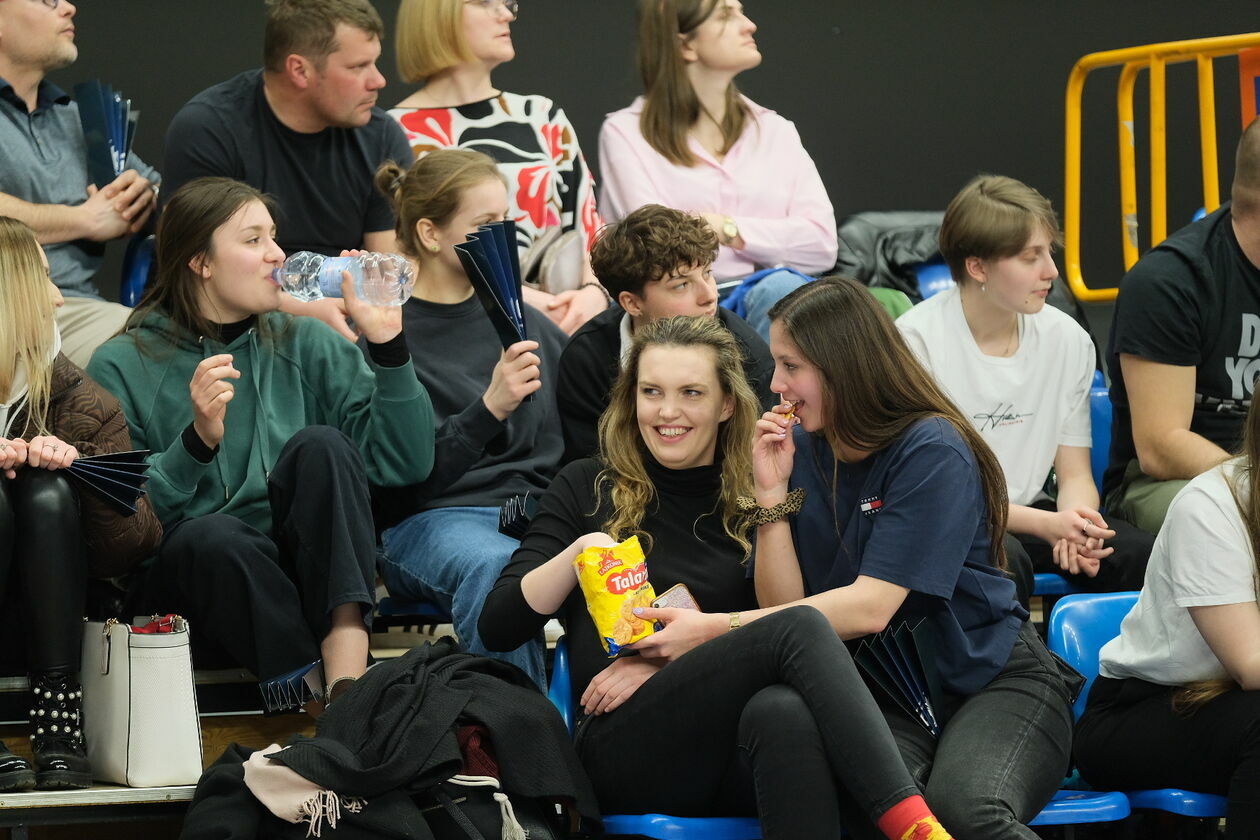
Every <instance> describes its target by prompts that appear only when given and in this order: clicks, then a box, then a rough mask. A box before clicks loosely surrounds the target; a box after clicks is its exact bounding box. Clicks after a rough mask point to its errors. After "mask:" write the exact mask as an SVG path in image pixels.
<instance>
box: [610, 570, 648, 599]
mask: <svg viewBox="0 0 1260 840" xmlns="http://www.w3.org/2000/svg"><path fill="white" fill-rule="evenodd" d="M646 580H647V564H646V563H640V564H639V565H637V566H635V567H634V568H632V569H627V570H626V571H624V572H620V573H619V574H615V575H613V576H612V577H610V578H608V583H607V584H606V585H607V587H608V591H609V592H611V593H612V594H614V595H624V594H626V593H627V592H631V591H633V590H635V589H638V588H639V587H640V586H642V585H643V582H644V581H646Z"/></svg>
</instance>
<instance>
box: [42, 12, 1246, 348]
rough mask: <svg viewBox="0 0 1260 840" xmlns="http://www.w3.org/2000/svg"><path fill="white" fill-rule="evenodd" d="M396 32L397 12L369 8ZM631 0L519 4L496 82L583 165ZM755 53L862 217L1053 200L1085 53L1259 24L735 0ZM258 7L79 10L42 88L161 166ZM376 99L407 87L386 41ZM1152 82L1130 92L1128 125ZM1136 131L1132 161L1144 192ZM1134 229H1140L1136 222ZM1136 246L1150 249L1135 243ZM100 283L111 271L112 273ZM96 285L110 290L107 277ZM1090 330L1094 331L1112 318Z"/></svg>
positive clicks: (1185, 78)
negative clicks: (533, 111) (1014, 191)
mask: <svg viewBox="0 0 1260 840" xmlns="http://www.w3.org/2000/svg"><path fill="white" fill-rule="evenodd" d="M374 2H375V4H376V6H377V8H378V9H379V10H380V12H381V15H382V17H383V18H384V19H385V22H386V27H387V30H389V31H390V32H391V33H392V25H393V18H394V15H395V12H396V10H397V7H398V3H397V0H374ZM634 5H635V4H634V3H633V2H631V0H522V7H523V8H522V10H521V17H520V20H519V21H517V23H516V24H515V25H514V35H515V42H516V47H517V53H518V57H517V59H516V60H515V61H513V62H511V63H510V64H507V65H504V66H503V67H501V68H499V70H498V71H497V72H496V75H495V81H496V83H497V84H498V85H500V86H501V87H503V88H506V89H511V90H518V91H522V92H542V93H546V94H548V95H550V96H551V97H552V98H553V99H555V100H556V101H557V102H559V103H561V104H562V105H563V106H564V107H565V109H566V111H567V112H568V114H569V117H570V118H571V119H572V120H573V122H574V123H575V125H576V127H577V130H578V136H579V137H580V138H581V140H582V142H583V144H584V147H585V151H586V155H587V157H588V159H589V160H590V161H591V164H592V165H593V166H595V165H597V160H596V152H597V148H596V140H597V138H598V132H599V126H600V123H601V121H602V119H603V115H604V114H605V113H606V112H608V111H610V110H614V109H616V108H620V107H622V106H623V105H625V104H626V103H628V102H629V101H630V99H631V98H633V97H634V96H635V95H636V94H637V93H638V92H639V85H638V79H637V74H636V73H635V70H634ZM747 10H748V13H749V15H750V16H751V17H752V18H753V20H755V21H756V22H757V23H758V25H759V27H760V29H759V30H758V33H757V40H758V43H759V45H760V47H761V51H762V54H763V55H764V56H765V61H764V62H763V64H762V66H761V67H760V68H758V69H756V70H753V71H750V72H748V73H746V74H744V75H743V76H741V77H740V80H739V82H740V85H741V87H742V89H743V90H744V91H745V92H746V93H747V94H748V95H749V96H751V97H752V98H753V99H755V100H757V101H758V102H760V103H761V104H763V105H766V106H767V107H770V108H773V109H775V110H776V111H778V112H779V113H781V114H783V115H784V116H786V117H788V118H789V119H791V120H793V121H795V123H796V125H797V127H798V128H799V129H800V133H801V137H802V139H803V141H804V143H805V146H806V148H807V149H808V150H809V151H810V153H811V154H812V155H813V157H814V160H815V161H817V164H818V168H819V170H820V171H821V173H822V177H823V180H824V181H825V182H826V184H827V188H828V190H829V192H830V194H831V199H832V202H833V203H834V204H835V207H836V214H837V217H843V216H844V215H846V214H848V213H853V212H856V211H859V210H873V209H939V208H943V207H944V206H945V204H946V203H948V201H949V199H950V197H951V196H952V195H953V194H954V192H955V191H957V189H958V188H959V187H960V186H961V185H962V184H963V182H965V181H966V180H967V179H968V178H970V177H971V176H972V175H974V174H976V173H978V172H982V171H988V172H999V173H1002V174H1006V175H1011V176H1014V177H1017V178H1020V179H1022V180H1024V181H1027V182H1028V183H1030V184H1033V185H1034V186H1036V187H1037V188H1038V189H1040V190H1041V191H1042V192H1044V193H1046V194H1047V195H1048V196H1050V197H1051V199H1052V200H1053V201H1054V203H1055V206H1056V207H1060V208H1061V206H1062V198H1063V131H1064V129H1063V117H1064V89H1065V85H1066V82H1067V76H1068V72H1069V70H1070V69H1071V67H1072V65H1073V63H1074V62H1075V61H1076V60H1077V59H1078V58H1079V57H1080V56H1082V55H1084V54H1086V53H1089V52H1094V51H1097V50H1105V49H1114V48H1119V47H1124V46H1131V45H1136V44H1145V43H1154V42H1159V41H1169V40H1178V39H1184V38H1198V37H1205V36H1211V35H1226V34H1234V33H1240V32H1248V31H1252V30H1253V29H1255V28H1256V26H1257V18H1256V4H1255V3H1253V2H1220V1H1219V0H1217V2H1200V3H1194V2H1186V0H1145V2H1140V0H1105V2H1098V0H1052V2H1032V1H1031V0H955V1H954V2H948V3H943V2H940V0H891V2H875V0H862V2H838V0H762V2H757V0H748V2H747ZM262 13H263V4H262V2H261V0H215V2H209V0H177V2H171V0H123V2H96V3H91V2H84V3H83V4H82V5H81V6H80V7H79V14H78V41H79V45H80V58H79V61H78V62H77V63H76V64H75V65H74V66H73V67H71V68H68V69H66V70H64V71H61V72H60V73H58V74H57V75H56V76H55V77H54V78H55V79H56V80H57V81H58V82H60V83H62V84H69V83H72V82H73V81H75V80H77V79H81V78H89V77H97V78H101V79H102V80H106V81H109V82H112V83H113V84H114V85H115V86H116V87H117V88H119V89H121V90H122V91H124V92H125V93H126V94H127V95H129V96H130V97H131V98H132V100H133V102H134V104H135V105H136V106H137V107H139V108H140V109H141V110H142V116H141V121H140V128H139V134H138V138H137V141H136V149H137V151H138V152H139V153H140V154H141V155H142V156H143V157H145V158H146V159H148V160H150V161H151V162H154V163H155V164H158V165H159V167H160V162H161V159H162V142H163V135H164V132H165V126H166V124H167V122H168V121H169V120H170V118H171V116H172V115H173V114H174V113H175V111H176V110H177V109H178V108H179V106H180V105H181V104H182V103H183V102H184V101H186V100H187V99H188V98H189V97H190V96H192V95H193V94H194V93H196V92H197V91H199V90H201V89H202V88H205V87H207V86H209V85H211V84H214V83H215V82H218V81H220V80H222V79H224V78H226V77H227V76H229V75H231V74H233V73H236V72H238V71H240V70H244V69H247V68H250V67H254V66H257V65H258V63H259V61H260V59H259V53H260V50H261V40H262ZM389 40H390V39H389V38H387V43H386V45H385V54H384V56H383V57H382V60H381V65H380V66H381V70H382V71H383V72H384V73H385V75H386V76H387V77H388V78H389V79H390V85H389V87H387V88H386V89H385V90H384V91H383V92H382V96H381V104H382V105H383V106H386V107H388V106H390V105H392V104H394V103H395V102H397V101H398V100H399V99H401V98H402V97H403V96H405V95H406V94H407V93H408V89H407V87H406V86H404V85H402V84H401V83H399V82H398V81H397V73H396V71H395V69H394V61H393V50H392V44H391V43H389ZM1216 75H1217V89H1218V139H1219V145H1220V149H1222V150H1223V152H1222V154H1221V155H1220V169H1221V184H1222V193H1223V194H1227V192H1228V185H1229V180H1230V178H1231V176H1232V168H1233V163H1232V157H1233V147H1234V145H1235V143H1236V142H1237V139H1238V134H1239V103H1238V79H1237V64H1236V62H1235V61H1234V60H1233V59H1223V60H1220V61H1218V62H1217V71H1216ZM1117 77H1118V72H1117V71H1101V72H1099V73H1096V74H1092V75H1091V77H1090V81H1089V83H1088V84H1087V86H1086V100H1085V103H1086V111H1085V115H1086V116H1085V137H1086V140H1085V161H1086V163H1085V182H1086V194H1085V195H1086V198H1085V209H1084V228H1083V229H1084V234H1085V240H1084V241H1085V246H1086V247H1085V253H1084V259H1083V266H1084V270H1085V276H1086V279H1087V281H1089V282H1091V283H1092V284H1094V285H1112V284H1114V282H1115V281H1116V280H1117V279H1118V277H1119V275H1120V273H1121V271H1122V268H1123V266H1122V263H1121V257H1120V250H1119V247H1120V246H1119V235H1118V231H1119V223H1118V215H1119V210H1118V207H1119V199H1118V195H1119V193H1118V189H1119V187H1118V180H1117V177H1116V174H1115V170H1116V162H1115V161H1116V151H1115V144H1116V140H1115V106H1114V99H1115V95H1114V91H1115V81H1116V79H1117ZM1168 78H1169V110H1168V114H1169V117H1168V122H1169V141H1168V154H1169V165H1170V173H1171V174H1170V198H1169V213H1170V219H1171V221H1170V224H1169V228H1170V230H1175V229H1176V228H1177V227H1179V226H1180V220H1183V219H1184V220H1188V219H1189V217H1190V215H1191V213H1192V212H1193V211H1194V209H1195V208H1197V207H1199V206H1200V204H1201V203H1202V199H1201V197H1200V195H1201V187H1200V183H1199V175H1198V172H1199V164H1198V154H1199V152H1198V145H1199V144H1198V128H1197V110H1196V100H1195V82H1194V71H1193V65H1191V64H1186V65H1180V66H1175V67H1172V68H1170V69H1169V73H1168ZM1146 95H1147V94H1146V87H1145V85H1144V84H1143V83H1139V86H1138V99H1139V114H1138V124H1139V126H1144V125H1145V115H1144V111H1145V108H1144V103H1145V99H1146ZM1144 138H1145V131H1144V129H1143V128H1140V129H1139V149H1138V156H1139V161H1138V167H1139V181H1140V183H1141V184H1142V194H1143V195H1145V186H1146V185H1145V175H1144V174H1142V173H1144V172H1145V166H1146V164H1145V159H1146V157H1145V151H1146V149H1145V146H1146V144H1145V139H1144ZM1142 223H1143V227H1145V225H1146V219H1145V218H1143V220H1142ZM1144 247H1145V246H1144ZM107 276H112V275H108V273H107ZM106 285H107V284H106ZM1091 314H1092V315H1094V316H1095V320H1096V321H1098V322H1099V323H1101V322H1102V321H1105V316H1106V307H1099V308H1098V310H1097V311H1096V312H1094V313H1091Z"/></svg>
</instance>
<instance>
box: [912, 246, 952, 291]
mask: <svg viewBox="0 0 1260 840" xmlns="http://www.w3.org/2000/svg"><path fill="white" fill-rule="evenodd" d="M914 276H915V279H916V280H917V281H918V283H919V295H920V297H922V298H923V299H924V300H927V299H928V298H930V297H931V296H932V295H934V294H936V293H937V292H943V291H945V290H946V289H952V288H954V278H953V276H952V275H951V274H950V273H949V266H947V265H945V260H944V258H943V257H939V256H936V257H933V258H932V259H930V260H926V261H924V262H921V263H919V264H918V265H917V266H915V268H914Z"/></svg>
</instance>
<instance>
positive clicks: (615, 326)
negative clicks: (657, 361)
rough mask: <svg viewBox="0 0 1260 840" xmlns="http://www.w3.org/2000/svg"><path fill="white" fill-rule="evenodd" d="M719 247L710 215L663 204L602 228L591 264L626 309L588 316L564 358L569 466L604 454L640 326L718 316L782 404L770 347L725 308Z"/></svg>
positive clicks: (763, 389)
mask: <svg viewBox="0 0 1260 840" xmlns="http://www.w3.org/2000/svg"><path fill="white" fill-rule="evenodd" d="M717 251H718V241H717V234H715V233H714V232H713V229H712V228H710V227H709V225H708V223H707V222H705V221H704V219H701V218H700V217H699V216H692V215H690V214H687V213H684V212H682V211H681V210H673V209H670V208H668V207H662V206H661V205H659V204H646V205H644V206H643V207H640V208H639V209H638V210H635V211H634V212H632V213H630V214H629V215H628V216H626V217H625V218H624V219H622V220H621V221H620V222H617V223H616V224H612V225H609V226H607V227H606V228H604V229H603V230H602V231H601V232H600V235H599V238H598V239H597V240H596V241H595V245H594V247H592V248H591V268H592V269H593V270H594V272H595V276H596V277H598V278H599V281H600V282H601V283H602V284H603V286H604V288H605V289H607V290H608V293H609V294H610V295H612V297H613V300H614V301H615V302H616V303H617V304H618V306H614V307H611V308H609V309H608V310H607V311H605V312H602V313H601V314H599V315H596V316H595V317H594V318H592V319H591V320H589V321H587V322H586V324H585V325H583V326H582V328H581V329H579V330H578V331H577V332H576V333H574V334H573V337H572V338H570V339H569V343H568V344H567V345H565V348H564V352H563V353H562V354H561V356H560V373H559V380H558V383H559V384H558V386H557V389H556V401H557V403H558V404H559V409H560V421H561V426H562V428H563V430H564V460H565V462H566V463H567V462H569V461H573V460H576V459H578V458H586V457H591V456H594V455H595V454H596V453H597V452H598V450H599V440H598V432H597V427H598V425H599V416H600V415H601V414H603V413H604V409H605V408H607V407H608V395H609V392H610V391H611V390H612V384H613V381H614V380H615V379H616V378H617V374H618V373H619V372H620V370H621V362H622V360H623V359H624V358H625V355H626V353H627V352H628V351H629V349H630V341H631V339H632V337H633V335H634V331H635V330H636V329H638V328H639V327H642V326H643V325H645V324H650V323H651V322H653V321H655V320H657V319H658V318H669V317H671V316H673V315H701V316H707V317H710V318H714V317H716V318H717V319H718V320H720V321H721V322H722V324H723V325H724V326H725V327H726V328H727V329H728V330H730V331H731V333H732V334H733V335H734V336H735V338H736V340H737V341H738V342H739V344H740V346H741V347H742V348H743V351H744V374H745V375H746V376H747V377H748V384H749V385H751V386H752V388H753V390H754V391H755V392H756V393H757V394H758V396H760V397H761V402H762V405H763V406H764V407H765V408H767V409H768V408H769V407H770V406H772V405H774V404H775V403H776V402H777V401H778V398H777V397H776V396H775V395H774V392H772V391H771V390H770V379H771V378H772V377H773V376H774V360H773V359H771V358H770V348H769V347H767V346H766V343H765V342H764V341H763V340H762V339H761V336H759V335H757V333H756V332H755V331H754V330H753V328H752V327H750V326H749V325H748V324H747V323H745V322H744V320H743V319H742V318H740V317H739V316H738V315H736V314H735V313H733V312H731V311H730V310H728V309H723V308H720V307H719V306H718V295H717V283H716V282H715V281H714V279H713V274H712V272H711V271H710V267H711V266H712V264H713V260H714V259H715V258H716V257H717Z"/></svg>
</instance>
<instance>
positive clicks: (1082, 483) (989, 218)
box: [897, 175, 1155, 592]
mask: <svg viewBox="0 0 1260 840" xmlns="http://www.w3.org/2000/svg"><path fill="white" fill-rule="evenodd" d="M940 244H941V254H942V255H943V256H944V258H945V261H946V262H947V263H948V264H949V268H950V272H951V273H952V274H953V276H954V277H955V278H957V279H958V285H957V286H955V287H954V288H952V289H949V290H947V291H944V292H941V293H940V294H937V295H933V296H932V297H931V298H928V299H927V300H925V301H924V302H923V303H921V304H919V305H918V306H916V307H914V308H913V309H912V310H910V311H909V312H907V313H906V314H905V315H903V316H902V317H901V318H899V319H898V320H897V327H898V329H900V330H901V334H902V335H903V336H905V339H906V343H907V344H909V345H910V349H911V350H913V351H914V354H915V355H916V356H918V357H919V361H920V362H922V363H923V366H924V367H925V368H927V369H928V372H929V373H931V374H932V376H933V377H935V379H936V382H937V384H938V385H940V386H941V388H943V389H944V390H945V393H946V394H947V395H948V396H949V398H950V399H952V400H953V401H954V403H955V404H956V405H957V406H958V407H959V408H960V409H962V412H963V414H964V415H965V416H967V417H968V418H969V419H970V420H971V422H972V424H973V425H974V426H975V427H976V429H977V430H978V431H979V432H980V436H981V437H982V438H984V441H985V443H987V444H988V445H989V447H990V448H991V449H992V450H993V453H994V455H996V456H997V459H998V462H999V463H1000V464H1001V465H1002V472H1003V474H1004V475H1005V477H1006V493H1007V497H1008V499H1009V501H1010V509H1009V511H1008V513H1007V519H1006V527H1007V530H1008V531H1009V532H1010V533H1012V534H1015V535H1016V536H1017V538H1018V539H1019V541H1020V542H1021V543H1022V544H1023V547H1024V549H1025V550H1026V551H1027V552H1028V556H1029V557H1030V558H1031V559H1032V563H1033V569H1034V571H1037V572H1060V573H1066V574H1068V575H1071V576H1072V581H1073V583H1075V584H1076V585H1077V586H1079V587H1080V588H1081V589H1084V590H1087V591H1093V592H1112V591H1120V590H1129V589H1141V588H1142V577H1143V575H1144V574H1145V572H1146V560H1147V558H1148V557H1149V556H1150V553H1151V544H1152V543H1153V542H1154V540H1155V538H1154V536H1153V535H1151V534H1148V533H1147V532H1145V531H1141V530H1139V529H1137V528H1134V527H1133V526H1132V525H1130V524H1129V523H1127V522H1125V521H1124V520H1123V519H1121V518H1120V517H1119V516H1116V515H1108V516H1107V517H1106V519H1104V518H1103V516H1102V515H1101V514H1100V513H1099V512H1098V509H1099V499H1098V488H1097V486H1096V485H1095V484H1094V477H1093V473H1092V471H1091V467H1090V417H1089V399H1090V397H1089V391H1090V387H1091V385H1092V382H1093V376H1094V361H1095V358H1096V356H1095V353H1094V343H1093V341H1091V340H1090V337H1089V334H1088V333H1087V332H1085V330H1083V329H1081V327H1080V325H1078V324H1077V323H1076V322H1075V321H1074V320H1073V319H1072V318H1071V317H1070V316H1069V315H1067V314H1066V313H1064V312H1062V311H1060V310H1058V309H1056V308H1054V307H1053V306H1046V296H1047V295H1048V294H1049V293H1050V286H1051V284H1052V283H1053V282H1054V279H1055V278H1056V277H1057V276H1058V275H1059V272H1058V269H1057V268H1056V267H1055V264H1054V257H1053V253H1052V252H1053V249H1054V248H1055V246H1057V245H1060V244H1061V236H1060V233H1059V225H1058V220H1057V219H1056V218H1055V214H1054V210H1053V209H1052V208H1051V206H1050V202H1049V201H1048V200H1047V199H1046V198H1045V197H1044V196H1042V195H1041V193H1039V192H1037V191H1036V190H1034V189H1033V188H1032V187H1029V186H1027V185H1026V184H1023V183H1020V182H1019V181H1016V180H1014V179H1013V178H1005V177H1002V176H1000V175H981V176H979V177H977V178H975V179H973V180H972V181H971V182H970V183H969V184H967V186H965V187H963V189H962V190H961V191H960V192H959V193H958V195H956V196H955V197H954V200H953V201H951V202H950V205H949V208H948V209H947V210H946V211H945V219H944V221H943V223H942V225H941V232H940ZM1052 470H1053V474H1054V479H1055V484H1054V489H1053V492H1052V493H1048V492H1047V491H1046V489H1045V487H1046V484H1047V477H1048V476H1049V475H1050V474H1051V471H1052Z"/></svg>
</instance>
